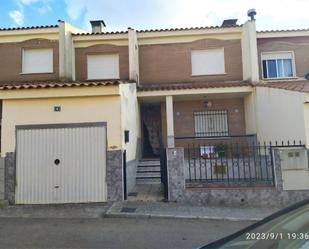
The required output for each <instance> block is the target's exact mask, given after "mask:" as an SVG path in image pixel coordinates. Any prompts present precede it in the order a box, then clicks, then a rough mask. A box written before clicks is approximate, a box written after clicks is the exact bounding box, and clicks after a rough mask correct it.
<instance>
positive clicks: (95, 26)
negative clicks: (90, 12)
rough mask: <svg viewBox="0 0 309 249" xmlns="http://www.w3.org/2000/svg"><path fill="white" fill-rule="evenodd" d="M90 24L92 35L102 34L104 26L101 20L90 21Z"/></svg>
mask: <svg viewBox="0 0 309 249" xmlns="http://www.w3.org/2000/svg"><path fill="white" fill-rule="evenodd" d="M90 23H91V28H92V33H102V32H104V28H105V27H106V26H105V23H104V21H103V20H95V21H90Z"/></svg>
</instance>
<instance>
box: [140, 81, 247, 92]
mask: <svg viewBox="0 0 309 249" xmlns="http://www.w3.org/2000/svg"><path fill="white" fill-rule="evenodd" d="M242 86H252V84H251V83H249V82H247V81H237V82H235V81H230V82H227V81H225V82H222V81H221V82H190V83H161V84H145V85H141V86H139V87H138V90H139V91H164V90H183V89H202V88H222V87H242Z"/></svg>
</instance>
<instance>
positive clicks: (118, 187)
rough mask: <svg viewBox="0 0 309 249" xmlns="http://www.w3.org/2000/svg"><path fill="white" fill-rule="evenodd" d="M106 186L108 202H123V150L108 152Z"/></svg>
mask: <svg viewBox="0 0 309 249" xmlns="http://www.w3.org/2000/svg"><path fill="white" fill-rule="evenodd" d="M106 154H107V160H106V185H107V200H108V201H122V200H123V152H122V150H110V151H107V153H106Z"/></svg>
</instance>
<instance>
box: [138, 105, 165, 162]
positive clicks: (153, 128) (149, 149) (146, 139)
mask: <svg viewBox="0 0 309 249" xmlns="http://www.w3.org/2000/svg"><path fill="white" fill-rule="evenodd" d="M141 116H142V135H143V142H142V146H143V148H142V150H143V158H158V157H159V156H160V138H161V106H160V104H158V105H154V104H147V105H142V106H141Z"/></svg>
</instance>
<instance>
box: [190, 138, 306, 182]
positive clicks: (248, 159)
mask: <svg viewBox="0 0 309 249" xmlns="http://www.w3.org/2000/svg"><path fill="white" fill-rule="evenodd" d="M276 147H304V145H303V144H302V143H301V141H299V142H298V143H296V142H295V141H293V142H286V143H284V142H281V143H278V142H275V143H268V144H266V143H263V144H261V143H258V142H256V143H240V144H238V143H218V144H196V143H193V144H191V145H188V146H187V147H186V148H185V160H186V172H185V173H186V185H187V186H188V187H248V186H274V184H275V180H274V178H275V173H274V158H273V149H274V148H276Z"/></svg>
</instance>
